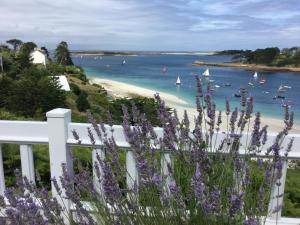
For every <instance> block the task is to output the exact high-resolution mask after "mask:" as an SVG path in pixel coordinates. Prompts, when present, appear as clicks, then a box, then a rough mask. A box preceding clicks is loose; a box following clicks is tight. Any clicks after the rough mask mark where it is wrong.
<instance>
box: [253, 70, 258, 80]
mask: <svg viewBox="0 0 300 225" xmlns="http://www.w3.org/2000/svg"><path fill="white" fill-rule="evenodd" d="M257 77H258V74H257V72H256V71H255V73H254V74H253V78H254V79H257Z"/></svg>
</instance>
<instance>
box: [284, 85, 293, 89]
mask: <svg viewBox="0 0 300 225" xmlns="http://www.w3.org/2000/svg"><path fill="white" fill-rule="evenodd" d="M283 87H284V88H286V89H291V88H292V87H291V86H286V85H285V86H283Z"/></svg>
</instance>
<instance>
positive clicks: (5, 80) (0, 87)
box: [0, 76, 13, 108]
mask: <svg viewBox="0 0 300 225" xmlns="http://www.w3.org/2000/svg"><path fill="white" fill-rule="evenodd" d="M12 83H13V81H12V79H10V78H9V77H5V76H4V77H1V78H0V108H1V107H4V106H5V100H6V97H7V93H8V92H9V91H10V88H11V86H12Z"/></svg>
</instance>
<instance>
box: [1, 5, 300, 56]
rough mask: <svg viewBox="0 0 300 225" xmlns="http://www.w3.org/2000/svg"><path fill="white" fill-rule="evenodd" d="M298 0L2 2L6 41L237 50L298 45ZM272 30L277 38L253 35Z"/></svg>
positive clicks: (141, 47)
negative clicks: (274, 44)
mask: <svg viewBox="0 0 300 225" xmlns="http://www.w3.org/2000/svg"><path fill="white" fill-rule="evenodd" d="M293 1H294V0H290V2H291V3H290V4H289V3H286V2H287V1H286V2H285V3H282V2H281V3H278V2H274V1H272V0H243V1H235V0H171V1H165V0H149V1H141V0H88V1H82V0H72V1H71V0H52V1H48V0H26V1H24V0H1V7H0V42H1V41H2V42H3V41H5V40H6V39H8V38H13V37H18V38H21V39H23V40H25V41H29V40H33V41H35V42H37V43H38V44H42V45H47V46H50V48H53V47H54V46H55V44H56V43H58V42H59V41H61V40H66V41H68V42H70V43H71V47H73V48H98V49H148V50H158V49H166V50H180V49H181V50H192V49H204V50H209V49H214V48H216V46H217V47H218V48H226V47H227V46H228V45H229V44H228V43H225V42H224V40H227V41H228V42H231V43H232V44H231V45H233V46H232V47H234V48H241V47H243V46H245V45H246V44H248V45H249V46H255V45H257V46H259V45H261V44H265V45H267V44H268V43H270V45H272V44H273V43H278V42H279V41H280V40H282V37H284V38H285V39H287V40H286V43H292V44H297V43H293V41H294V40H295V37H296V36H297V37H298V36H299V32H298V30H297V29H295V26H296V25H295V23H299V22H300V21H299V16H298V15H299V14H298V12H299V10H298V11H297V10H295V8H297V7H295V5H294V3H293ZM262 6H266V7H262ZM266 30H267V31H268V32H270V31H271V33H274V35H273V38H277V39H276V40H275V39H274V40H270V38H269V37H268V36H263V35H262V36H260V37H255V38H253V35H258V34H262V33H264V32H265V31H266ZM289 30H291V31H289ZM284 32H285V33H284ZM287 32H288V33H289V35H288V36H287V35H284V34H286V33H287ZM212 35H213V36H214V38H211V36H212ZM200 40H201V41H200ZM222 46H223V47H222Z"/></svg>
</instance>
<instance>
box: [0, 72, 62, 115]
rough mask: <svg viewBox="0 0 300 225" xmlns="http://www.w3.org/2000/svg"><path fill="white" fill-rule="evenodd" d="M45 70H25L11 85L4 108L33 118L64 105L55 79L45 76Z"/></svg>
mask: <svg viewBox="0 0 300 225" xmlns="http://www.w3.org/2000/svg"><path fill="white" fill-rule="evenodd" d="M47 75H49V73H48V72H47V70H45V69H43V70H40V69H37V68H35V67H32V68H30V69H28V70H25V71H24V73H23V74H22V77H21V79H20V80H17V81H15V82H14V83H13V85H11V87H10V90H9V92H8V94H7V96H6V100H5V103H4V105H5V108H7V109H8V110H9V111H11V112H15V113H17V114H19V115H22V116H30V117H33V116H34V115H36V114H45V112H47V111H49V110H51V109H53V108H57V107H63V106H64V105H65V103H64V102H65V93H64V91H62V90H61V89H60V86H59V84H58V82H57V79H56V78H54V77H49V76H47Z"/></svg>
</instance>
